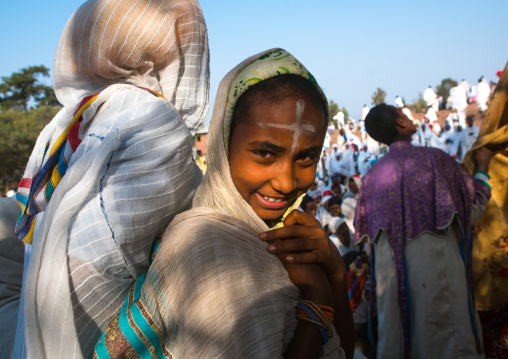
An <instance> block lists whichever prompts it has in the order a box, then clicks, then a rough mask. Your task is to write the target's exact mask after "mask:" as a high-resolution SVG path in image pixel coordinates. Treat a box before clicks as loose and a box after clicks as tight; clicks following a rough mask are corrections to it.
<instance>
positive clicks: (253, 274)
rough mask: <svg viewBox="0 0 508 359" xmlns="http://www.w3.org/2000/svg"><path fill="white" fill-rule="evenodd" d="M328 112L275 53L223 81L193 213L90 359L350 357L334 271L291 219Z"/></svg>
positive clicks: (341, 274) (324, 242)
mask: <svg viewBox="0 0 508 359" xmlns="http://www.w3.org/2000/svg"><path fill="white" fill-rule="evenodd" d="M327 113H328V107H327V102H326V98H325V97H324V94H323V93H322V91H321V89H320V88H319V86H318V85H317V83H316V82H315V80H314V78H313V77H312V75H311V74H310V73H309V72H308V71H307V69H306V68H305V67H304V66H303V65H302V64H301V63H300V62H299V61H298V60H296V59H295V58H294V57H293V56H292V55H291V54H289V53H288V52H286V51H284V50H282V49H274V50H269V51H266V52H263V53H261V54H258V55H255V56H252V57H250V58H248V59H247V60H245V61H244V62H242V63H241V64H240V65H238V66H237V67H236V68H234V69H233V70H232V71H231V72H230V73H228V75H226V77H225V78H224V79H223V81H222V82H221V84H220V87H219V91H218V94H217V98H216V103H215V107H214V113H213V118H212V122H211V126H210V132H209V142H208V148H207V156H208V170H207V172H206V175H205V177H204V179H203V183H202V184H201V186H200V187H199V188H198V190H197V192H196V196H195V198H194V202H193V208H192V209H191V210H190V211H187V212H184V213H182V214H180V215H179V216H177V217H176V218H175V220H174V221H173V222H172V223H171V225H170V226H169V228H168V229H167V231H166V233H165V234H164V237H163V239H162V241H161V243H160V246H159V248H158V250H157V253H156V258H155V260H154V262H153V264H152V265H151V267H150V269H149V271H148V273H147V275H146V276H142V277H140V279H138V281H137V283H136V285H135V286H133V288H132V289H131V292H130V293H129V297H128V298H127V300H126V304H125V306H124V310H123V311H122V315H120V317H119V318H117V319H116V320H115V321H114V322H113V323H111V324H110V325H109V326H108V328H106V331H105V333H104V335H103V337H102V338H101V340H100V341H99V343H98V344H97V346H96V350H95V353H94V356H96V357H98V358H102V357H115V356H116V357H118V356H121V355H125V354H126V353H134V356H133V357H145V356H148V357H150V355H152V356H158V357H171V356H173V357H175V358H210V357H211V358H270V359H271V358H279V357H284V358H318V357H319V356H320V354H322V355H323V357H325V358H346V357H347V358H352V356H353V350H354V348H353V346H354V326H353V321H352V315H351V309H350V307H349V298H348V295H347V284H346V269H345V266H344V263H343V261H342V258H341V257H340V254H339V252H338V251H337V249H336V247H335V246H334V245H333V243H331V241H330V240H329V238H328V237H327V236H326V234H325V233H324V231H323V229H322V228H321V226H320V225H319V222H318V221H317V220H316V219H315V218H313V217H311V216H309V215H308V214H305V213H304V212H301V211H298V210H293V208H297V207H298V204H299V202H300V198H301V197H302V195H303V194H305V193H306V192H307V190H308V188H309V186H310V185H311V184H312V183H313V181H314V179H315V175H316V167H317V162H318V160H319V155H320V152H321V148H322V145H323V140H324V136H325V131H326V125H327ZM297 306H298V308H299V309H296V308H297ZM321 315H323V316H321ZM316 317H317V318H316ZM312 318H314V319H315V320H314V322H317V323H318V324H316V323H314V322H312V321H311V320H309V319H312Z"/></svg>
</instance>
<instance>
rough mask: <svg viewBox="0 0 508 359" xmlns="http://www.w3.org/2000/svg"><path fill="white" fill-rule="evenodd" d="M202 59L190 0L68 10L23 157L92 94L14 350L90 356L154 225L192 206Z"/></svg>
mask: <svg viewBox="0 0 508 359" xmlns="http://www.w3.org/2000/svg"><path fill="white" fill-rule="evenodd" d="M208 63H209V58H208V39H207V33H206V26H205V22H204V19H203V16H202V13H201V9H200V7H199V4H198V2H197V1H195V0H191V1H185V2H183V1H164V0H157V1H148V0H147V1H127V0H125V1H123V0H112V1H108V0H94V1H88V2H86V3H85V4H83V5H82V6H81V7H80V8H79V9H78V10H77V11H76V12H75V13H74V14H73V15H72V17H71V19H70V20H69V22H68V24H67V26H66V28H65V30H64V33H63V35H62V38H61V41H60V44H59V47H58V50H57V54H56V57H55V63H54V69H55V76H54V85H55V92H56V94H57V97H58V99H59V101H60V102H61V103H62V104H63V105H64V108H63V109H62V111H61V112H60V113H59V114H58V115H57V116H56V117H55V119H54V120H53V123H52V124H50V125H49V126H48V128H47V129H46V130H45V131H44V133H43V136H44V137H45V138H44V140H43V141H38V143H37V145H36V148H35V149H34V152H33V154H32V156H35V157H34V158H39V157H42V156H41V155H40V154H41V151H43V150H44V146H45V144H46V142H47V141H49V142H50V143H51V141H53V140H54V138H55V133H56V131H57V130H58V128H60V127H61V126H62V125H65V123H66V122H67V121H70V119H71V117H72V116H70V115H71V114H72V112H73V111H74V109H75V108H76V107H77V105H78V104H79V102H80V101H81V99H82V98H83V97H84V96H89V95H91V94H93V93H97V92H99V91H102V92H101V94H100V95H99V97H98V99H97V100H96V101H95V102H94V103H93V104H92V106H90V108H88V109H87V110H86V111H85V113H84V115H83V116H84V121H83V124H82V125H81V127H80V138H81V139H82V143H81V145H80V146H79V147H78V149H77V150H76V152H75V153H74V155H73V157H72V158H71V161H70V163H69V168H68V170H67V173H66V175H65V176H64V177H63V179H62V181H61V182H60V184H59V186H58V187H57V189H56V190H55V192H54V194H53V197H52V199H51V201H50V203H49V205H48V208H47V209H46V211H45V212H44V213H43V217H42V221H41V223H40V226H38V228H37V231H36V233H35V235H34V241H33V243H34V244H33V247H32V251H33V252H32V256H31V260H30V265H29V271H28V272H27V273H25V275H26V285H25V286H24V288H23V291H24V293H23V296H24V309H23V312H24V315H25V323H24V329H23V328H18V331H20V330H24V333H25V335H26V338H25V341H26V349H27V351H26V354H24V356H26V357H29V358H81V357H84V356H88V354H89V353H90V352H91V351H92V349H93V346H94V344H95V341H96V340H97V339H98V337H99V336H100V333H101V329H103V328H104V327H105V326H106V325H107V324H108V322H109V321H110V320H111V319H112V318H113V317H115V316H116V315H118V314H119V311H120V308H121V304H122V302H123V300H124V298H125V294H126V292H127V291H128V289H129V287H130V285H131V284H132V283H133V281H134V279H135V278H137V276H139V275H140V274H141V273H143V272H145V271H146V270H147V267H148V257H149V253H150V247H151V244H152V242H153V240H154V238H155V237H156V235H157V234H160V233H161V232H162V231H163V230H164V229H165V228H166V227H167V225H168V223H169V222H170V221H171V220H172V218H173V217H174V216H175V215H176V214H177V213H179V212H181V211H183V210H185V209H188V208H189V207H190V205H191V202H192V197H193V194H194V191H195V189H196V187H197V185H198V184H199V182H200V180H201V172H200V171H199V169H198V168H197V166H195V164H194V162H193V160H192V133H193V132H194V131H196V130H197V129H198V128H199V127H200V126H201V124H202V123H203V121H204V120H205V118H206V114H207V111H208V90H209V69H208ZM132 85H137V86H142V87H146V88H150V89H151V90H154V91H157V92H159V93H161V94H162V95H164V96H165V97H166V99H167V100H166V99H164V98H160V97H156V96H154V95H153V94H151V93H149V92H148V91H145V90H143V89H140V88H137V87H135V86H132Z"/></svg>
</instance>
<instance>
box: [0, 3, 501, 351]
mask: <svg viewBox="0 0 508 359" xmlns="http://www.w3.org/2000/svg"><path fill="white" fill-rule="evenodd" d="M54 64H55V66H54V72H55V74H54V88H55V93H56V96H57V98H58V100H59V101H60V102H61V103H62V105H63V108H62V110H61V111H60V112H59V113H58V114H57V115H56V116H55V118H54V119H53V120H52V121H51V123H50V124H49V125H48V126H47V127H46V128H45V129H44V130H43V131H42V132H41V134H40V136H39V138H38V140H37V143H36V144H35V147H34V149H33V152H32V155H31V157H30V159H29V162H28V163H27V165H26V170H25V173H24V175H23V178H22V179H21V182H20V184H19V188H18V191H17V193H16V199H17V204H16V203H15V201H14V200H13V198H12V197H10V198H5V199H2V201H1V202H0V235H1V236H0V266H1V267H2V271H1V272H0V318H2V319H3V320H2V321H1V322H0V327H1V328H2V337H1V339H0V357H2V358H3V357H5V358H11V357H12V358H37V359H39V358H85V357H87V358H209V357H211V358H267V359H269V358H270V359H271V358H281V357H283V358H305V359H309V358H321V357H322V358H340V359H352V358H357V359H362V358H365V357H367V358H369V359H370V358H375V357H377V358H379V359H383V358H404V359H405V358H482V357H484V356H485V354H484V347H483V338H482V335H481V331H482V325H481V324H482V323H483V322H482V323H480V321H479V319H478V316H477V315H476V311H475V306H474V305H475V303H474V297H473V288H472V280H473V277H472V259H471V253H472V244H471V238H470V237H469V230H470V228H472V226H473V225H474V223H475V222H476V221H477V220H478V218H480V217H481V215H482V213H483V212H484V210H485V207H486V206H487V204H488V201H489V198H490V196H491V187H490V184H489V182H490V176H489V174H488V173H489V165H490V162H491V158H492V156H493V155H494V152H493V150H492V149H489V145H490V142H488V141H491V140H490V139H488V140H486V141H487V142H485V144H484V145H482V146H480V147H474V146H477V143H476V142H475V141H474V139H476V138H477V137H481V136H480V134H479V133H478V129H475V128H474V127H471V126H470V128H471V130H470V132H467V131H468V130H467V128H469V127H466V126H464V127H465V129H463V133H468V134H467V135H461V136H460V140H458V141H459V143H460V144H459V145H457V146H459V147H460V146H463V147H460V150H456V151H457V152H456V153H453V152H452V151H451V150H447V149H446V148H445V146H444V145H445V144H446V145H449V147H450V148H451V147H453V146H454V139H455V137H458V136H455V137H453V138H451V137H452V136H449V139H451V142H447V140H446V139H445V140H441V139H440V138H441V134H440V135H439V138H438V137H437V136H436V138H438V140H439V141H441V142H442V143H443V146H438V145H435V146H434V142H436V140H435V139H433V137H428V138H427V137H425V136H427V132H428V128H431V127H432V128H431V130H432V131H434V127H436V126H431V125H432V124H434V123H435V122H436V121H435V120H433V117H432V113H431V112H429V111H427V118H426V120H425V121H424V122H422V123H421V124H415V122H414V121H413V120H412V119H411V112H408V109H407V107H405V106H404V104H403V101H402V99H401V98H400V97H399V98H398V99H397V100H396V106H389V105H386V104H381V105H378V106H376V107H374V108H372V109H369V108H368V107H367V106H364V110H363V111H362V118H361V119H360V120H359V121H358V123H356V122H354V121H349V120H348V119H344V118H343V117H342V118H339V124H340V128H339V129H338V133H339V135H338V136H337V140H336V141H335V140H334V141H333V142H334V143H332V140H331V136H330V134H331V132H334V130H333V129H331V128H330V127H329V126H328V118H329V108H328V101H327V98H326V95H325V93H324V92H323V90H322V88H321V87H320V86H319V84H318V80H316V78H315V77H314V76H313V75H312V73H311V72H310V70H309V69H307V68H306V67H305V65H304V64H302V63H301V62H300V61H299V60H298V59H297V58H295V57H294V56H293V55H292V54H291V53H290V52H288V51H286V50H285V49H282V48H274V49H269V50H266V51H263V52H261V53H258V54H254V55H252V56H249V57H248V58H246V59H245V60H244V61H242V62H241V63H239V64H238V65H237V66H236V67H234V68H233V69H232V70H231V71H229V72H228V73H227V74H226V75H225V77H224V78H223V80H222V81H221V83H220V86H219V89H218V93H217V96H216V100H215V104H214V108H213V116H212V119H211V123H210V130H209V133H208V141H207V150H206V159H205V158H204V157H203V156H202V153H201V152H197V151H195V150H193V148H192V137H193V135H194V134H195V133H196V131H197V130H198V129H199V128H200V127H201V126H202V124H203V122H204V121H205V118H206V115H207V112H208V107H209V105H208V91H209V49H208V36H207V28H206V24H205V19H204V17H203V14H202V11H201V8H200V5H199V3H198V1H197V0H186V1H180V0H154V1H151V2H148V3H147V2H134V3H133V2H130V1H127V0H117V1H104V0H89V1H87V2H85V3H84V4H83V5H82V6H81V7H80V8H79V9H78V10H77V11H76V12H75V13H74V14H73V15H72V16H71V18H70V19H69V21H68V23H67V25H66V27H65V29H64V32H63V34H62V37H61V39H60V43H59V46H58V49H57V53H56V57H55V63H54ZM281 69H283V71H282V70H281ZM479 87H480V85H478V88H477V96H479V90H480V89H479ZM433 106H434V104H431V105H430V106H429V108H433ZM437 110H439V108H438V109H437ZM457 116H461V115H460V114H459V111H458V110H457ZM465 120H466V122H467V123H468V124H469V122H471V123H472V120H471V119H470V118H466V119H465ZM452 122H453V121H452ZM459 122H460V119H459ZM451 125H452V124H451ZM459 126H460V125H459ZM427 127H428V128H427ZM445 127H446V126H445ZM448 131H449V129H448V130H446V129H444V130H443V133H445V134H446V132H448ZM432 133H434V132H432ZM469 133H471V134H469ZM496 138H497V139H496V141H499V137H496ZM436 143H438V142H436ZM501 144H503V143H501ZM498 145H499V143H498ZM471 146H473V147H471ZM433 147H437V148H433ZM323 148H324V149H325V150H323ZM196 152H197V153H196ZM465 153H468V156H470V157H471V156H472V158H473V159H474V161H473V163H474V164H473V167H474V168H473V169H472V170H471V174H470V173H468V172H467V171H466V170H465V168H463V166H461V165H460V164H459V161H461V160H462V158H463V156H464V155H465ZM470 157H466V159H468V158H470ZM496 165H498V163H497V162H496ZM496 173H497V172H496ZM492 193H493V192H492ZM17 205H19V207H20V208H21V212H20V211H19V209H18V208H17V207H16V206H17Z"/></svg>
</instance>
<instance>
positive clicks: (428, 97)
mask: <svg viewBox="0 0 508 359" xmlns="http://www.w3.org/2000/svg"><path fill="white" fill-rule="evenodd" d="M423 99H424V100H425V102H426V103H427V106H432V107H433V108H434V110H435V111H437V110H438V107H439V103H438V101H437V95H436V92H435V91H434V89H433V88H432V87H427V88H426V89H425V91H424V92H423Z"/></svg>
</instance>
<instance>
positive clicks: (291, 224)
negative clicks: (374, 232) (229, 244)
mask: <svg viewBox="0 0 508 359" xmlns="http://www.w3.org/2000/svg"><path fill="white" fill-rule="evenodd" d="M259 237H260V239H261V240H263V241H265V242H268V243H269V244H268V251H269V252H270V253H273V254H277V255H278V256H279V258H281V260H283V264H284V261H286V262H287V263H290V264H298V265H301V264H318V265H319V266H320V267H321V268H322V270H323V271H324V272H325V274H326V275H327V276H328V277H329V278H330V277H334V278H342V279H345V278H346V266H345V264H344V261H343V260H342V257H341V255H340V253H339V250H338V249H337V247H336V246H335V245H334V244H333V243H332V241H331V240H330V239H329V238H328V236H327V235H326V233H325V231H324V229H323V228H322V227H321V224H320V223H319V221H318V220H317V219H315V218H314V217H312V216H310V215H308V214H306V213H304V212H302V211H299V210H293V211H292V212H291V213H290V214H289V215H288V216H287V217H286V219H285V220H284V227H282V228H277V229H274V230H271V231H268V232H264V233H261V234H260V236H259ZM295 284H296V283H295Z"/></svg>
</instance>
